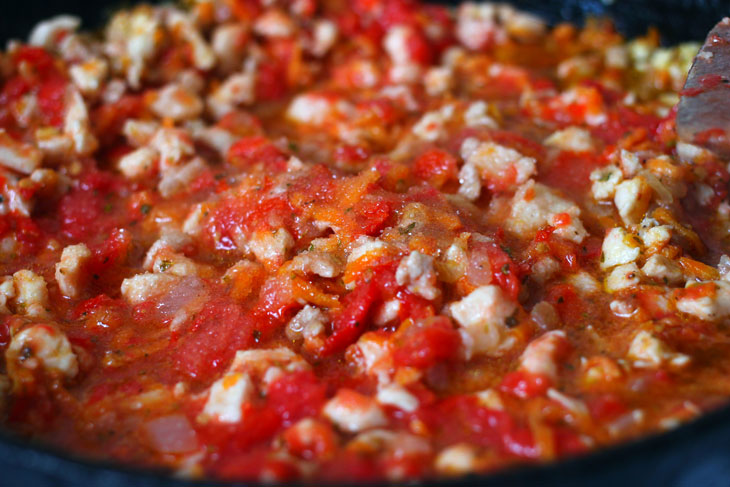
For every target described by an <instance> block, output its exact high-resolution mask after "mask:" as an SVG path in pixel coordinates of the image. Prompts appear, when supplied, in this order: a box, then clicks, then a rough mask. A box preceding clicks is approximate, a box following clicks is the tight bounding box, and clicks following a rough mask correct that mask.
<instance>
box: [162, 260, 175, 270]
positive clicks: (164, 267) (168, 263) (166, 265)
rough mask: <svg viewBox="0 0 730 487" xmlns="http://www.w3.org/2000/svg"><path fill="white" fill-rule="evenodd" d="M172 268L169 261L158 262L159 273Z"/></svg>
mask: <svg viewBox="0 0 730 487" xmlns="http://www.w3.org/2000/svg"><path fill="white" fill-rule="evenodd" d="M170 267H172V262H171V261H169V260H163V261H162V262H160V271H162V272H165V271H166V270H167V269H169V268H170Z"/></svg>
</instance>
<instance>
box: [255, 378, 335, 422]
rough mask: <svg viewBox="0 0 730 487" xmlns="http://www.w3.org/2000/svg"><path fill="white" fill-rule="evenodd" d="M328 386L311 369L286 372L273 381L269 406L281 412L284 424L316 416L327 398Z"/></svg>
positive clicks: (269, 394)
mask: <svg viewBox="0 0 730 487" xmlns="http://www.w3.org/2000/svg"><path fill="white" fill-rule="evenodd" d="M326 393H327V386H326V385H325V384H323V383H322V382H320V381H319V380H318V379H317V377H316V376H315V375H314V373H313V372H312V371H310V370H305V371H300V372H294V373H292V374H286V375H284V376H282V377H280V378H278V379H277V380H275V381H274V382H272V383H271V385H270V386H269V389H268V391H267V397H268V406H269V407H270V408H272V409H273V410H274V411H276V412H277V413H278V414H279V417H280V418H281V422H282V425H284V426H289V425H291V424H294V423H296V422H297V421H298V420H300V419H303V418H307V417H312V416H316V415H317V414H318V413H319V410H320V409H321V407H322V405H323V404H324V402H325V401H326V399H327V396H326Z"/></svg>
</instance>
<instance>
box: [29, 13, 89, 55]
mask: <svg viewBox="0 0 730 487" xmlns="http://www.w3.org/2000/svg"><path fill="white" fill-rule="evenodd" d="M80 25H81V19H79V18H78V17H74V16H73V15H58V16H56V17H53V18H50V19H48V20H44V21H43V22H40V23H38V24H37V25H36V26H35V27H33V30H32V31H31V32H30V36H29V37H28V44H30V45H31V46H39V47H44V48H46V49H53V48H54V47H56V46H58V42H59V40H60V36H61V35H63V34H66V33H70V32H74V31H75V30H76V29H78V28H79V26H80Z"/></svg>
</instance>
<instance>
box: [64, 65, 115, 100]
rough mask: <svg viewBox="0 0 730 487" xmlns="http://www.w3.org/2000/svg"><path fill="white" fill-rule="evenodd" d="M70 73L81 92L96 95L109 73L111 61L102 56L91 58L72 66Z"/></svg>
mask: <svg viewBox="0 0 730 487" xmlns="http://www.w3.org/2000/svg"><path fill="white" fill-rule="evenodd" d="M68 74H70V75H71V80H72V81H73V82H74V84H75V85H76V88H78V89H79V91H80V92H81V93H83V94H84V95H96V94H98V93H99V91H100V90H101V87H102V85H103V84H104V81H105V80H106V77H107V76H108V74H109V63H107V62H106V61H105V60H104V59H101V58H93V59H89V60H88V61H85V62H83V63H80V64H75V65H73V66H71V68H70V69H69V70H68Z"/></svg>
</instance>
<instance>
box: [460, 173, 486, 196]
mask: <svg viewBox="0 0 730 487" xmlns="http://www.w3.org/2000/svg"><path fill="white" fill-rule="evenodd" d="M481 192H482V178H481V177H480V176H479V170H478V169H477V167H476V166H475V165H473V164H464V165H463V166H461V169H460V170H459V194H460V195H461V196H463V197H464V198H466V199H467V200H469V201H476V200H477V199H479V195H480V194H481Z"/></svg>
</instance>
